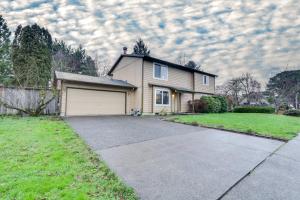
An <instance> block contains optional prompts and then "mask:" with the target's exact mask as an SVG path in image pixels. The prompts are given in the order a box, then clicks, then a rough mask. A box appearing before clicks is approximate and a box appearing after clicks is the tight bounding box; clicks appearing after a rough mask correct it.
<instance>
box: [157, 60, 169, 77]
mask: <svg viewBox="0 0 300 200" xmlns="http://www.w3.org/2000/svg"><path fill="white" fill-rule="evenodd" d="M155 65H160V67H165V68H166V73H167V75H166V78H158V77H155ZM153 78H154V79H157V80H163V81H167V80H168V78H169V68H168V66H167V65H163V64H160V63H156V62H153Z"/></svg>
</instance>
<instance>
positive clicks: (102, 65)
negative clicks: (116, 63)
mask: <svg viewBox="0 0 300 200" xmlns="http://www.w3.org/2000/svg"><path fill="white" fill-rule="evenodd" d="M94 60H95V65H96V68H97V71H98V74H99V76H106V75H107V73H108V72H109V70H110V68H111V65H110V60H109V59H107V58H103V57H100V56H98V55H96V57H95V59H94Z"/></svg>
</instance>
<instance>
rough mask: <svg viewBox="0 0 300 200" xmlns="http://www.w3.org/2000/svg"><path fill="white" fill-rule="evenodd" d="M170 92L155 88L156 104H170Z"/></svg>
mask: <svg viewBox="0 0 300 200" xmlns="http://www.w3.org/2000/svg"><path fill="white" fill-rule="evenodd" d="M169 96H170V92H169V91H168V90H162V89H156V90H155V104H156V105H169Z"/></svg>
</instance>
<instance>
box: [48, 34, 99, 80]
mask: <svg viewBox="0 0 300 200" xmlns="http://www.w3.org/2000/svg"><path fill="white" fill-rule="evenodd" d="M52 54H53V55H52V63H53V67H54V69H55V70H59V71H64V72H71V73H77V74H84V75H90V76H97V75H98V74H97V68H96V65H95V62H94V60H93V59H92V58H91V57H90V56H88V55H87V53H86V51H85V49H84V48H83V47H82V46H81V45H79V47H78V48H77V49H73V48H72V47H71V46H68V45H66V44H65V42H63V41H57V40H55V41H54V44H53V53H52Z"/></svg>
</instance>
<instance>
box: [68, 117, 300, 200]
mask: <svg viewBox="0 0 300 200" xmlns="http://www.w3.org/2000/svg"><path fill="white" fill-rule="evenodd" d="M67 122H68V123H69V124H70V125H71V126H72V127H73V128H74V129H75V130H76V132H77V133H78V134H79V135H80V136H81V137H82V138H83V139H84V140H85V141H86V142H87V143H88V144H89V145H90V146H91V147H92V148H93V149H94V150H95V151H96V152H97V153H98V154H99V155H100V156H101V157H102V158H103V159H104V161H106V163H107V164H108V165H109V167H110V168H111V169H112V170H113V171H114V172H116V174H117V175H118V176H119V177H121V178H122V179H123V180H124V181H125V182H126V183H127V184H128V185H129V186H132V187H133V188H134V189H135V191H136V192H137V194H138V195H139V196H140V197H141V199H151V200H152V199H153V200H154V199H155V200H159V199H162V200H168V199H170V200H182V199H185V200H189V199H205V200H207V199H218V198H220V197H222V196H224V194H226V192H227V191H228V190H229V189H230V188H231V187H233V186H235V184H237V183H238V182H239V181H240V180H242V179H243V178H244V177H245V176H247V175H248V174H249V172H250V171H252V170H253V169H254V168H255V167H256V166H258V165H259V164H260V163H261V162H263V161H264V160H265V159H266V158H268V157H269V156H270V155H271V154H272V153H273V152H274V151H275V150H276V149H278V148H279V147H280V146H281V145H283V144H284V143H282V142H280V141H276V140H269V139H264V138H259V137H253V136H248V135H241V134H235V133H230V132H226V131H218V130H213V129H206V128H200V127H194V126H189V125H183V124H176V123H172V122H165V121H161V120H159V119H157V118H153V117H138V118H135V117H129V116H127V117H125V116H124V117H77V118H68V119H67ZM296 154H297V153H296ZM294 167H296V166H294ZM238 186H239V185H238ZM294 187H296V186H294ZM297 187H298V186H297ZM243 189H244V188H241V191H243ZM245 189H246V190H247V188H246V187H245ZM244 193H245V194H246V192H244ZM255 194H257V191H255ZM239 195H241V196H242V197H244V196H243V195H242V194H240V192H239V191H236V192H235V191H234V190H231V191H230V193H228V195H227V196H226V198H227V199H238V198H239ZM262 196H263V195H262ZM235 197H238V198H235ZM257 199H259V198H257Z"/></svg>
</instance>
